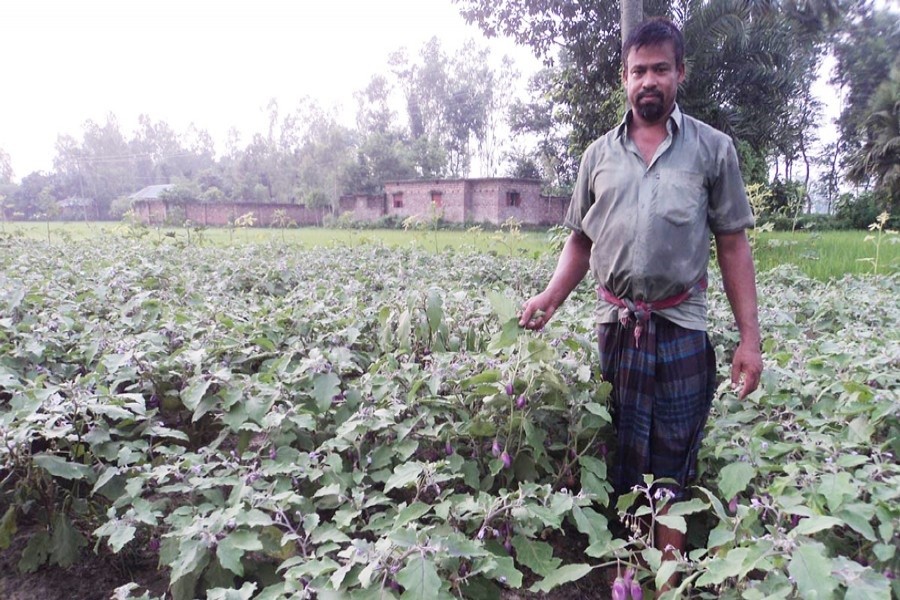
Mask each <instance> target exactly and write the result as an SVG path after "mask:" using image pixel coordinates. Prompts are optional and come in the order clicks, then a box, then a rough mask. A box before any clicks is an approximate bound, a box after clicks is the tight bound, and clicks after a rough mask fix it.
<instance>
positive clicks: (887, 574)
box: [883, 569, 897, 580]
mask: <svg viewBox="0 0 900 600" xmlns="http://www.w3.org/2000/svg"><path fill="white" fill-rule="evenodd" d="M883 575H884V576H885V577H886V578H888V579H890V580H894V579H897V576H896V575H894V572H893V571H891V570H890V569H885V570H884V573H883Z"/></svg>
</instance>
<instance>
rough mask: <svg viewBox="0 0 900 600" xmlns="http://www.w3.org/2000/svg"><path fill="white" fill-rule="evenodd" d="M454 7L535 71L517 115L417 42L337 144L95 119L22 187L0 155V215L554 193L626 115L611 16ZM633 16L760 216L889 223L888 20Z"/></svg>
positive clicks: (337, 126) (891, 40)
mask: <svg viewBox="0 0 900 600" xmlns="http://www.w3.org/2000/svg"><path fill="white" fill-rule="evenodd" d="M454 2H456V3H457V4H458V5H459V8H460V11H461V13H462V14H463V16H464V17H465V18H466V19H467V20H469V21H470V22H472V23H476V24H478V25H479V26H480V27H481V29H482V30H483V31H484V32H485V33H486V34H487V35H488V36H495V35H500V36H508V37H511V38H513V39H515V40H516V41H517V42H518V43H519V44H521V45H525V46H528V47H530V48H531V49H532V50H533V52H534V53H535V55H536V56H538V57H540V58H541V59H543V61H544V68H543V69H542V70H540V71H539V72H538V73H536V74H534V75H533V76H532V77H531V79H530V80H529V82H528V84H527V93H526V95H525V97H523V98H520V97H516V96H515V95H514V94H512V93H511V90H514V89H515V88H516V80H517V78H518V74H517V73H516V71H515V67H514V65H513V64H512V63H511V62H510V61H509V60H508V59H506V60H504V61H503V62H502V64H500V65H499V66H493V65H492V63H491V60H490V59H491V57H490V55H489V53H488V51H487V50H486V49H484V48H481V47H478V46H477V45H476V44H474V43H469V44H467V45H466V46H464V47H463V48H461V49H459V50H458V51H456V52H455V53H448V52H447V51H446V50H445V49H444V48H443V47H442V46H441V44H440V42H439V41H438V40H437V39H432V40H431V41H429V42H428V43H426V44H425V45H424V46H423V47H422V48H421V49H420V50H419V52H418V53H417V54H415V55H413V56H411V55H410V54H409V53H408V52H407V51H406V50H398V51H397V52H396V53H394V54H393V55H392V56H391V57H390V59H389V61H388V64H387V65H386V68H385V72H383V73H380V74H375V75H373V76H372V77H371V80H370V81H369V83H368V84H367V85H366V86H365V88H364V89H362V90H360V91H359V92H357V93H356V95H355V97H354V101H355V108H356V122H355V124H354V125H353V126H348V125H347V124H345V123H343V122H341V120H340V119H339V115H338V113H337V111H336V109H333V108H328V107H323V106H321V105H320V104H319V103H317V102H316V101H315V100H313V99H309V98H307V99H304V100H302V101H301V102H299V103H298V105H297V106H295V107H292V108H290V109H288V108H287V107H284V106H280V105H279V104H278V103H277V102H275V101H274V100H273V101H272V102H270V104H269V105H268V107H267V111H266V113H267V116H268V127H267V128H266V130H265V131H264V132H262V133H257V134H255V135H253V136H252V138H251V139H249V140H248V141H246V142H245V141H243V140H242V139H241V137H240V136H239V134H238V133H237V132H236V131H232V132H231V133H230V134H229V136H228V139H227V141H226V143H225V149H224V151H223V152H221V154H220V155H217V153H216V149H215V144H214V142H213V140H212V138H211V137H210V135H209V134H208V133H207V132H205V131H202V130H197V129H195V128H189V130H188V131H186V132H181V133H179V132H175V131H173V130H172V129H171V127H170V126H169V125H167V124H166V123H165V122H164V121H159V122H156V121H153V120H152V119H151V118H150V117H147V116H142V117H140V119H139V122H138V126H137V128H136V129H135V130H134V131H133V132H131V133H125V132H123V128H122V126H121V125H120V123H119V122H118V120H117V118H116V117H115V115H112V114H111V115H109V116H108V117H107V119H106V122H104V123H94V122H92V121H88V122H86V123H85V124H84V131H83V134H82V136H81V138H80V139H75V138H73V137H70V136H60V137H59V139H58V141H57V145H56V157H55V159H54V168H53V170H52V171H51V172H50V173H31V174H29V175H26V176H25V177H23V178H22V180H21V183H20V184H18V185H16V184H13V183H11V182H12V176H13V174H12V171H11V169H10V159H9V155H8V154H7V153H5V152H3V151H2V150H0V198H2V202H3V206H2V208H3V213H4V214H5V215H6V217H10V216H22V217H25V218H41V217H45V218H49V217H51V216H52V215H54V214H58V212H59V210H60V206H61V205H62V206H68V207H69V209H70V210H71V208H72V206H75V207H79V206H81V207H82V209H83V213H84V216H85V217H86V218H87V217H88V216H90V217H98V216H99V217H102V216H105V215H108V214H110V213H112V214H113V215H115V214H119V213H121V212H122V210H123V206H124V203H123V199H124V198H126V197H127V196H128V195H129V194H131V193H133V192H134V191H136V190H138V189H140V188H142V187H144V186H145V185H149V184H154V183H177V184H180V185H179V188H178V191H177V195H179V197H183V198H191V199H194V200H199V201H238V200H257V201H269V202H285V203H298V204H305V205H310V206H326V205H329V204H333V203H334V202H336V200H337V199H338V197H339V196H340V195H341V194H343V193H347V192H371V193H377V192H379V191H380V190H381V188H382V183H383V182H384V181H389V180H397V179H409V178H418V177H425V178H432V177H434V178H438V177H462V176H468V175H470V174H473V173H474V174H478V175H485V176H491V175H515V176H525V177H539V178H542V179H543V180H544V181H545V182H546V183H547V185H548V187H550V188H552V189H553V190H554V191H556V192H558V193H565V192H566V191H567V190H568V188H569V186H570V185H571V183H572V181H573V178H574V175H575V170H576V168H577V163H578V160H579V157H580V153H581V152H582V151H583V149H584V148H585V147H586V146H587V144H589V143H590V142H591V141H592V140H593V139H595V138H596V137H597V136H599V135H601V134H602V133H603V132H605V131H606V130H608V129H609V128H610V127H612V126H614V125H615V124H616V123H617V122H618V121H619V120H620V119H621V116H622V113H623V109H624V95H623V93H622V91H621V83H620V79H621V66H620V65H621V56H620V54H621V52H620V48H621V31H620V23H619V14H620V12H619V11H620V6H619V3H617V2H607V1H606V0H555V1H553V2H549V1H548V0H454ZM643 9H644V14H645V15H646V16H651V15H666V16H669V17H670V18H672V19H673V20H675V21H676V22H677V23H678V24H679V25H680V26H681V27H682V28H683V30H684V33H685V38H686V46H687V55H686V63H687V71H688V77H687V80H686V81H685V83H684V85H683V87H682V89H681V90H680V92H679V101H680V103H681V105H682V108H683V109H684V110H685V111H686V112H688V113H689V114H692V115H695V116H697V117H699V118H701V119H703V120H704V121H706V122H708V123H710V124H712V125H713V126H715V127H717V128H719V129H721V130H723V131H725V132H727V133H728V134H730V135H731V136H732V137H733V138H734V139H735V141H736V143H737V146H738V149H739V152H740V153H741V156H742V165H743V169H744V173H745V177H746V179H747V181H748V182H749V183H759V184H763V185H764V186H765V190H766V195H765V198H764V201H763V202H761V203H760V205H759V208H760V209H761V210H763V211H765V212H766V213H768V214H769V215H773V216H781V217H788V216H794V217H795V218H796V216H797V215H799V214H800V213H801V212H803V211H812V210H813V209H814V208H818V209H825V210H827V211H828V212H835V211H836V212H838V213H841V214H844V215H850V216H852V219H851V220H852V221H854V224H855V225H861V224H865V223H866V222H871V219H872V218H873V217H874V215H875V214H877V212H879V211H881V210H890V211H893V213H894V214H895V215H897V214H898V213H900V58H898V57H900V15H898V14H897V13H896V12H893V11H890V10H886V9H876V8H875V7H874V6H873V4H872V1H871V0H774V1H769V0H766V1H760V0H644V2H643ZM826 57H833V62H834V65H835V66H834V69H833V72H832V73H831V84H832V85H833V86H834V89H835V90H837V91H838V93H839V94H840V97H841V99H842V106H841V114H840V118H839V121H838V123H837V125H838V129H839V136H838V138H837V140H835V141H834V142H832V143H829V144H823V143H821V140H817V139H816V131H817V130H818V127H819V125H820V124H821V120H822V119H823V117H822V107H821V106H820V105H819V103H818V101H817V100H816V98H815V97H814V95H813V93H812V85H813V82H814V81H815V80H816V78H817V77H819V76H820V72H821V67H822V64H823V61H824V60H825V59H826ZM814 172H815V173H817V175H816V176H813V173H814ZM79 199H90V200H91V201H93V202H94V204H92V205H90V210H89V207H88V206H87V205H85V203H84V201H83V200H79ZM814 200H815V201H816V202H817V206H815V207H814ZM89 212H91V214H90V215H89V214H88V213H89Z"/></svg>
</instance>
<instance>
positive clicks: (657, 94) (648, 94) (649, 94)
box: [637, 91, 663, 100]
mask: <svg viewBox="0 0 900 600" xmlns="http://www.w3.org/2000/svg"><path fill="white" fill-rule="evenodd" d="M647 97H653V98H656V99H658V100H662V98H663V95H662V92H658V91H649V92H641V93H640V94H638V97H637V99H638V100H643V99H644V98H647Z"/></svg>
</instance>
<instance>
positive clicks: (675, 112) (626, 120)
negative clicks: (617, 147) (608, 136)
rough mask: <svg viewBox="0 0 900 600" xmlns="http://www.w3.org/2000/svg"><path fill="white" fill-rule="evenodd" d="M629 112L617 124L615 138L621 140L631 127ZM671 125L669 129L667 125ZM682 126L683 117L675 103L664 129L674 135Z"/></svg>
mask: <svg viewBox="0 0 900 600" xmlns="http://www.w3.org/2000/svg"><path fill="white" fill-rule="evenodd" d="M631 119H632V115H631V110H629V111H628V112H626V113H625V116H624V117H623V118H622V121H621V122H620V123H619V126H618V127H617V128H616V137H617V138H621V137H622V135H623V134H624V133H625V132H626V131H627V130H628V126H629V125H631ZM670 123H671V124H672V126H671V128H670V127H669V124H670ZM683 124H684V115H683V114H682V113H681V109H680V108H678V103H677V102H676V103H675V108H673V109H672V113H671V114H670V115H669V119H668V120H667V121H666V129H669V131H670V132H671V133H672V134H674V133H675V132H676V131H680V130H681V128H682V126H683Z"/></svg>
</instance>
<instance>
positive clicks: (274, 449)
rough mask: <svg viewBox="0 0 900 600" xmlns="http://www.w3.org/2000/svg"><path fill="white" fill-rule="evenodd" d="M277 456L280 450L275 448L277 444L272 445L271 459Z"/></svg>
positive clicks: (270, 450) (270, 449)
mask: <svg viewBox="0 0 900 600" xmlns="http://www.w3.org/2000/svg"><path fill="white" fill-rule="evenodd" d="M277 456H278V450H277V449H276V448H275V446H272V447H271V448H269V459H270V460H275V458H276V457H277Z"/></svg>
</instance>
